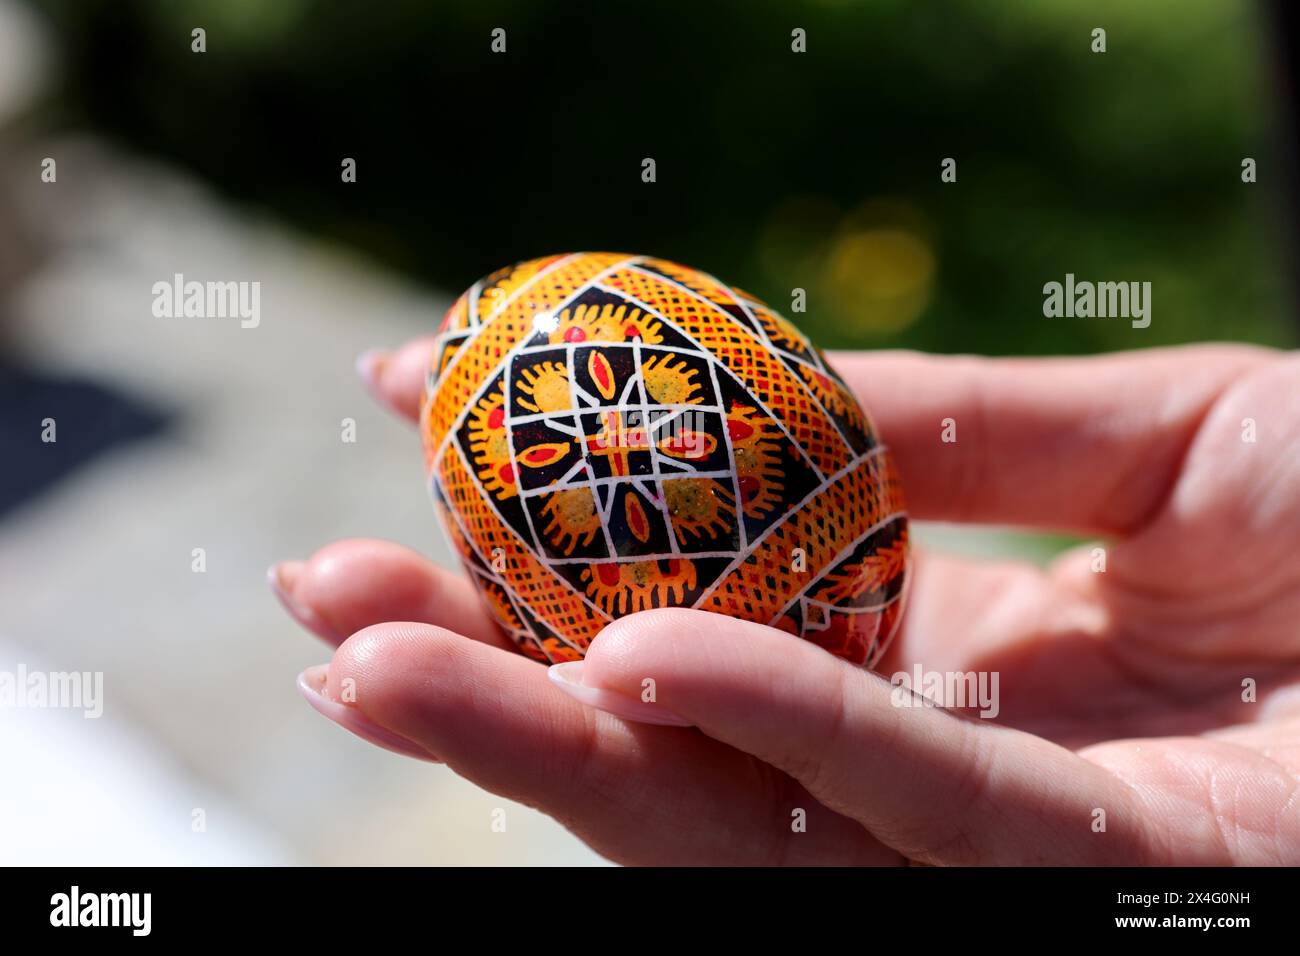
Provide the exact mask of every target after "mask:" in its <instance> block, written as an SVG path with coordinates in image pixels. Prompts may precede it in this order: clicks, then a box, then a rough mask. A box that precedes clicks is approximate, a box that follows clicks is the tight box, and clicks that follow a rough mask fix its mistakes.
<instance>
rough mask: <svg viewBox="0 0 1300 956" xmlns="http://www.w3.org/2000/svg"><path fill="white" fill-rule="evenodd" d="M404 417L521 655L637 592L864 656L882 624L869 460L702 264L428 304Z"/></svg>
mask: <svg viewBox="0 0 1300 956" xmlns="http://www.w3.org/2000/svg"><path fill="white" fill-rule="evenodd" d="M421 433H422V436H423V440H424V444H425V450H426V459H427V463H428V466H429V471H430V478H431V489H432V492H433V498H434V502H435V506H436V508H437V510H438V512H439V514H440V516H441V518H442V521H443V525H444V528H445V529H446V530H447V533H448V536H449V537H450V539H451V541H452V543H453V545H454V547H455V548H456V550H457V551H458V553H459V554H460V556H461V558H462V559H463V561H464V563H465V566H466V568H467V570H468V572H469V573H470V575H471V577H472V578H473V579H474V581H475V582H476V584H477V585H478V586H479V588H480V590H481V591H482V593H483V595H484V597H485V599H486V601H487V602H488V604H489V606H490V608H491V609H492V612H493V614H494V615H495V617H496V619H497V620H498V622H499V623H500V625H501V626H502V628H503V629H504V630H505V631H506V632H507V633H509V634H510V635H511V636H512V637H513V638H514V640H515V641H516V643H517V644H518V645H519V647H520V649H521V650H522V651H523V652H524V653H526V654H529V655H530V656H532V657H535V658H537V659H538V660H543V661H552V662H554V661H562V660H575V659H578V658H580V657H581V656H582V655H583V653H584V652H585V650H586V647H587V644H588V643H590V641H591V639H592V638H593V637H594V636H595V635H596V634H597V633H598V632H599V631H600V629H601V628H602V627H603V626H605V624H607V623H608V622H609V621H610V620H612V619H613V618H615V617H618V616H620V615H623V614H629V613H633V612H636V611H641V610H646V609H649V608H655V607H669V606H680V607H697V608H702V609H705V610H710V611H715V612H718V613H723V614H730V615H733V616H737V617H742V618H745V619H748V620H754V621H760V622H762V623H764V624H770V625H772V626H774V627H778V628H781V629H783V630H785V631H788V632H790V633H792V634H796V635H799V636H802V637H805V638H807V639H809V640H813V641H815V642H817V643H818V644H821V645H822V646H823V647H825V648H827V649H828V650H830V651H832V652H833V653H836V654H839V655H840V656H843V657H845V658H847V659H849V660H852V661H854V662H856V663H859V664H864V665H870V664H872V663H874V661H875V660H877V659H878V658H879V656H880V654H882V653H883V651H884V648H885V646H886V645H887V644H888V641H889V639H890V638H891V637H892V635H893V632H894V631H895V630H896V628H897V624H898V617H899V614H900V612H901V606H902V599H903V594H904V590H905V587H904V585H905V581H906V575H907V563H908V561H907V554H908V537H907V516H906V513H905V511H904V510H903V502H902V496H901V491H900V489H899V483H898V479H897V475H896V474H895V472H894V470H893V466H892V463H891V461H890V459H889V456H888V453H887V452H886V450H885V448H884V446H883V445H881V444H880V443H879V441H878V440H877V438H876V435H875V433H874V430H873V429H872V427H871V425H870V422H869V420H868V419H867V417H866V415H865V414H864V413H863V411H862V410H861V408H860V407H859V406H858V404H857V401H856V400H855V399H854V398H853V396H852V395H851V394H850V393H849V391H848V390H847V388H846V387H845V386H844V384H843V382H841V381H840V380H839V378H838V377H837V376H836V375H835V373H834V372H833V371H832V370H831V369H830V367H829V366H828V365H827V364H826V361H825V359H824V357H823V356H822V355H821V354H820V352H818V351H817V349H815V348H814V347H813V346H812V345H811V344H810V343H809V342H808V341H807V339H805V338H804V337H803V335H802V334H801V333H800V332H799V331H798V330H797V329H796V328H795V327H794V326H793V325H792V324H791V323H789V322H788V321H786V320H785V319H784V318H782V317H781V316H779V315H778V314H777V313H776V312H774V311H772V310H771V309H770V308H768V307H767V306H765V305H764V304H763V303H761V302H759V301H758V300H756V299H754V298H753V297H752V296H749V295H746V294H745V293H743V292H741V291H739V290H737V289H732V288H730V287H728V286H725V285H723V284H722V283H720V282H718V281H717V280H715V279H713V278H712V277H710V276H708V275H706V274H704V273H701V272H698V271H696V270H693V269H688V268H686V267H684V266H680V265H676V264H674V263H670V262H666V261H663V260H659V259H653V258H648V257H643V256H627V255H619V254H614V253H576V254H570V255H562V256H551V257H548V258H544V259H537V260H533V261H531V262H526V263H522V264H519V265H516V266H512V267H510V268H508V269H503V270H500V271H499V272H497V273H494V274H493V275H491V276H489V277H487V278H486V279H483V280H481V281H480V282H478V283H476V284H475V285H474V286H472V287H471V288H470V289H469V290H468V291H467V292H466V293H465V294H464V295H462V296H461V297H460V298H459V299H458V300H457V301H456V303H455V304H454V305H453V306H452V308H451V309H450V311H449V312H448V314H447V317H446V318H445V319H444V322H443V326H442V329H441V334H440V335H439V338H438V345H437V348H436V349H435V356H434V364H433V367H432V369H431V371H430V375H429V385H428V389H427V392H426V398H425V403H424V407H423V410H422V414H421Z"/></svg>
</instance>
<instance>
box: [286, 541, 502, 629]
mask: <svg viewBox="0 0 1300 956" xmlns="http://www.w3.org/2000/svg"><path fill="white" fill-rule="evenodd" d="M268 577H269V579H270V583H271V589H272V590H273V591H274V592H275V594H276V596H277V597H279V598H280V601H281V602H282V603H283V604H284V606H285V609H286V610H287V611H288V612H289V614H290V615H291V616H292V617H293V618H294V619H295V620H297V621H298V623H300V624H302V625H303V626H304V627H305V628H307V630H309V631H311V632H312V633H314V634H316V635H318V636H319V637H321V638H322V639H324V640H325V641H327V642H329V643H330V644H333V645H335V646H337V645H339V644H342V643H343V641H344V640H345V639H346V638H347V636H348V635H349V634H352V633H354V632H356V631H359V630H361V629H362V628H364V627H369V626H370V625H371V624H379V623H381V622H383V621H421V622H423V623H426V624H437V625H439V626H442V627H454V628H455V629H456V630H457V631H459V632H460V633H461V634H464V635H465V636H466V637H469V638H472V639H473V640H476V641H482V642H483V643H485V644H492V645H495V646H497V647H504V648H513V647H514V643H513V642H512V641H511V640H510V638H509V637H507V636H506V635H505V634H504V633H503V632H502V631H501V629H500V628H499V627H497V625H496V622H495V620H493V618H492V615H491V612H490V611H489V610H488V608H487V607H486V605H485V604H484V602H483V600H482V599H481V598H480V596H479V593H478V591H477V590H476V589H475V587H474V585H473V584H472V583H471V582H470V581H469V580H467V579H466V578H464V577H463V576H461V575H460V574H457V573H455V572H453V571H448V570H447V569H446V568H442V567H439V566H438V565H436V564H434V563H433V562H432V561H429V560H428V559H426V558H424V557H423V556H421V555H419V554H417V553H416V552H414V551H412V550H410V549H409V548H404V547H402V546H401V545H399V544H393V543H392V542H390V541H376V540H372V539H350V540H346V541H335V542H333V543H332V544H328V545H326V546H325V547H324V548H321V549H320V550H319V551H317V552H316V553H315V554H313V555H312V556H311V557H310V558H308V559H307V560H306V561H286V562H284V563H282V564H278V565H276V566H275V567H273V568H271V570H270V572H269V573H268Z"/></svg>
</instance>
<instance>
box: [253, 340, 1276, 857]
mask: <svg viewBox="0 0 1300 956" xmlns="http://www.w3.org/2000/svg"><path fill="white" fill-rule="evenodd" d="M430 347H431V341H430V340H422V341H420V342H416V343H412V344H411V345H408V346H406V347H405V348H403V349H401V350H400V351H398V352H396V353H393V354H391V355H377V356H376V355H372V356H370V357H369V358H368V359H367V360H366V361H365V362H364V363H363V374H364V375H365V376H366V377H367V379H368V381H369V382H370V384H371V387H372V390H373V391H374V392H375V394H376V395H377V397H379V398H380V400H381V401H383V402H384V403H385V404H386V405H388V406H389V407H391V408H393V409H394V410H395V411H397V412H398V413H400V414H402V415H404V416H406V417H408V418H413V417H414V416H415V413H416V410H417V407H418V403H419V399H420V393H421V388H422V384H423V380H424V370H425V368H426V367H427V365H428V360H429V354H430ZM831 360H832V362H833V363H834V364H835V365H836V367H837V368H838V369H839V370H840V371H841V373H842V374H843V375H844V377H845V379H846V380H847V381H848V382H849V384H850V385H851V386H852V387H853V388H855V390H856V391H857V393H858V395H859V396H860V397H861V399H862V401H863V404H864V405H865V407H866V408H867V409H868V411H869V412H870V413H871V415H872V416H873V418H874V419H875V422H876V425H877V427H878V429H879V432H880V434H881V435H882V436H883V438H884V440H885V441H886V442H888V443H889V444H890V447H891V449H892V451H893V454H894V455H895V456H896V461H897V463H898V467H899V470H900V472H901V474H902V477H903V483H904V491H905V493H906V495H907V499H908V505H909V510H910V513H911V515H912V517H913V518H916V519H934V520H943V521H960V522H978V523H985V524H1004V525H1017V526H1023V527H1031V528H1051V529H1058V530H1066V531H1073V532H1079V533H1084V534H1088V535H1096V536H1099V537H1100V538H1101V539H1103V541H1104V542H1105V543H1104V544H1098V545H1087V546H1084V547H1081V548H1078V549H1075V550H1073V551H1070V552H1068V553H1066V554H1064V555H1063V556H1061V557H1060V558H1059V559H1058V560H1057V561H1056V562H1054V563H1053V564H1052V566H1051V567H1049V568H1048V569H1046V570H1041V569H1038V568H1036V567H1033V566H1030V565H1026V564H1020V563H1008V562H995V563H985V562H971V561H966V560H961V559H956V558H952V557H944V556H940V555H934V554H926V553H919V554H917V555H916V562H915V571H914V573H915V577H914V583H913V587H912V593H911V596H910V601H909V606H908V609H907V612H906V613H905V615H904V618H903V629H902V633H901V634H900V636H899V637H898V638H897V639H896V642H895V645H894V646H893V648H892V649H891V650H890V652H889V653H888V655H887V656H886V659H885V660H884V661H883V662H882V664H881V666H880V671H881V672H882V673H883V674H885V675H889V674H891V673H893V672H896V671H906V672H908V673H911V672H912V669H913V668H914V666H916V665H917V664H919V665H920V666H921V667H923V668H924V669H925V670H926V671H940V672H944V671H953V672H966V671H987V672H994V671H996V672H997V673H998V674H999V686H1000V690H1001V699H1000V712H999V714H998V716H997V718H996V720H985V719H981V718H979V717H977V716H974V714H973V712H966V713H961V712H956V711H954V710H942V709H937V708H930V707H899V706H893V705H892V704H893V703H896V702H897V697H896V696H891V695H896V691H895V690H894V689H893V688H891V686H890V684H889V682H888V680H887V678H886V677H882V676H880V675H878V674H874V673H869V672H866V671H863V670H860V669H858V668H854V667H852V666H851V665H848V664H846V663H844V662H842V661H840V660H838V659H837V658H835V657H832V656H831V655H830V654H827V653H826V652H825V651H823V650H821V649H820V648H818V647H816V646H814V645H813V644H811V643H808V642H804V641H800V640H797V639H794V638H792V637H790V636H789V635H786V634H784V633H781V632H779V631H776V630H773V629H769V628H767V627H763V626H761V625H757V624H750V623H746V622H742V621H736V620H731V619H728V618H723V617H720V616H717V615H712V614H706V613H704V612H699V611H689V610H660V611H649V612H645V613H642V614H638V615H634V616H631V617H627V618H623V619H621V620H619V621H617V622H615V623H614V624H612V625H610V626H609V627H608V628H606V630H605V631H604V632H602V634H601V635H599V636H598V637H597V638H596V640H595V642H594V643H593V644H592V646H591V648H590V650H589V653H588V655H587V658H586V660H585V661H584V662H582V663H580V664H577V665H563V667H562V669H561V668H557V669H552V675H553V676H554V677H563V678H567V683H566V682H564V681H560V680H555V679H548V671H547V668H545V667H544V666H542V665H540V664H537V663H534V662H533V661H530V660H528V659H527V658H525V657H523V656H521V655H519V654H517V653H515V652H514V651H513V650H512V649H511V647H510V644H509V641H508V640H507V639H506V638H505V637H503V636H502V635H501V633H499V632H498V631H497V629H496V627H495V625H494V623H493V622H492V620H491V618H490V617H489V616H488V613H487V612H486V611H485V610H484V609H483V607H482V605H481V604H480V603H479V600H478V597H477V594H476V593H475V592H474V589H473V587H472V585H470V583H469V582H468V581H466V580H464V579H463V578H461V577H459V576H458V575H456V574H453V573H451V572H448V571H446V570H443V569H442V568H439V567H437V566H435V565H433V564H431V563H429V562H427V561H426V560H424V559H423V558H421V557H419V556H417V555H415V554H413V553H411V552H409V551H407V550H406V549H404V548H401V547H398V546H397V545H393V544H388V543H384V542H380V541H344V542H339V543H335V544H332V545H330V546H328V547H326V548H325V549H323V550H322V551H320V552H318V553H317V554H316V555H314V556H313V557H312V558H311V559H310V560H308V561H307V562H305V563H303V562H294V563H288V564H285V565H281V566H280V567H279V571H278V581H279V588H280V590H281V593H282V596H283V597H284V599H285V600H286V603H287V604H288V605H289V606H290V608H291V610H294V611H295V613H296V615H297V616H298V617H299V618H300V620H302V621H303V622H304V623H306V624H307V626H309V627H310V628H312V629H313V630H315V631H317V633H320V634H321V635H322V636H324V637H326V638H327V639H328V640H330V641H331V642H333V643H336V644H339V645H340V646H339V648H338V650H337V652H336V653H335V655H334V659H333V661H332V662H331V663H330V664H329V665H328V666H327V667H321V668H313V669H311V670H309V671H307V672H306V673H305V674H304V675H303V677H302V678H301V684H302V686H303V688H304V690H305V691H306V692H307V694H308V696H309V699H311V700H313V702H314V703H315V705H316V706H317V707H318V708H319V709H321V710H322V711H323V712H326V713H327V714H328V715H329V716H332V717H334V718H335V719H336V720H338V721H339V722H340V723H342V724H343V725H344V726H345V727H348V728H349V729H352V730H354V731H356V732H358V733H360V734H361V735H362V736H366V737H368V738H369V739H371V740H374V741H375V742H378V743H380V744H381V745H383V746H388V747H389V748H390V749H395V750H398V751H399V752H404V753H409V754H411V755H414V756H421V757H424V758H426V759H441V760H443V761H445V762H446V763H447V764H448V765H449V766H450V767H451V768H452V769H454V770H455V771H456V772H457V773H460V774H462V775H463V776H465V777H467V778H468V779H470V780H472V781H474V782H475V783H477V784H478V785H480V786H482V787H485V788H486V789H488V790H491V791H493V792H495V793H498V794H501V795H503V796H506V797H509V798H511V799H514V800H518V801H521V802H523V803H526V804H530V805H532V806H535V807H538V808H540V809H541V810H543V811H545V812H547V813H549V814H551V815H552V816H554V817H555V818H557V819H558V820H560V821H561V822H562V823H563V824H565V825H566V826H568V827H569V828H570V829H571V830H573V831H574V832H575V833H576V834H577V835H578V836H579V837H581V838H582V839H583V840H585V841H586V842H587V843H589V844H590V845H591V846H592V847H593V848H595V849H596V850H597V851H598V852H600V853H602V854H603V855H605V856H607V857H609V858H611V859H614V860H617V861H621V862H625V863H650V864H654V863H687V864H689V863H702V864H704V863H730V864H772V863H791V864H852V863H868V864H900V863H905V862H908V861H917V862H924V863H932V864H974V863H981V864H1031V863H1079V864H1227V863H1233V864H1279V863H1289V864H1292V865H1294V864H1297V863H1300V549H1298V548H1297V545H1298V544H1300V355H1298V354H1296V353H1277V352H1271V351H1266V350H1261V349H1251V348H1243V347H1234V346H1206V347H1189V348H1178V349H1164V350H1151V351H1145V352H1135V353H1127V354H1119V355H1113V356H1104V357H1099V358H1087V359H1046V360H1018V359H976V358H948V357H935V356H926V355H918V354H910V353H874V354H841V355H837V356H832V357H831ZM945 418H951V419H953V420H955V422H956V427H957V441H956V442H955V443H944V442H941V441H940V433H941V428H942V426H941V424H940V423H941V421H942V420H943V419H945ZM1246 419H1252V420H1253V422H1254V429H1255V434H1254V436H1253V437H1254V439H1255V440H1254V441H1253V442H1251V441H1247V440H1244V439H1245V438H1247V437H1251V436H1249V434H1248V431H1247V430H1248V429H1249V428H1250V427H1251V426H1250V423H1248V422H1245V420H1246ZM430 520H433V519H432V517H431V518H430ZM1095 547H1104V549H1105V551H1104V558H1105V570H1104V572H1103V571H1097V570H1094V566H1095V562H1096V560H1097V557H1096V553H1095V552H1094V550H1093V549H1094V548H1095ZM395 621H396V622H407V623H385V622H395ZM348 635H351V636H350V637H349V636H348ZM345 638H346V640H345ZM575 672H576V673H575ZM349 677H350V678H352V679H353V680H354V681H355V687H356V696H355V701H354V702H349V703H346V704H345V703H340V702H339V701H338V696H339V688H340V687H341V686H342V681H343V680H344V678H349ZM645 678H653V679H654V681H655V687H656V700H655V702H653V703H643V702H642V701H641V690H642V681H643V679H645ZM1247 679H1250V680H1251V681H1253V682H1254V686H1255V688H1256V694H1257V699H1256V700H1254V701H1251V700H1249V699H1245V700H1244V699H1243V696H1245V697H1247V698H1249V696H1250V695H1249V694H1246V693H1245V690H1244V689H1243V681H1246V680H1247ZM566 688H567V691H568V692H567V693H565V692H561V691H562V690H566ZM611 712H612V713H611ZM613 714H621V715H623V716H614V715H613ZM674 723H675V724H679V725H689V726H671V725H668V726H665V724H674ZM434 755H436V757H435V756H434ZM799 810H802V811H804V814H805V824H804V832H796V830H797V829H798V828H797V827H796V826H793V825H792V824H794V823H795V822H796V821H797V818H798V814H797V811H799ZM1098 810H1100V811H1104V823H1105V829H1104V832H1099V831H1098V828H1097V821H1098V820H1099V819H1101V818H1100V817H1099V816H1098V813H1097V811H1098Z"/></svg>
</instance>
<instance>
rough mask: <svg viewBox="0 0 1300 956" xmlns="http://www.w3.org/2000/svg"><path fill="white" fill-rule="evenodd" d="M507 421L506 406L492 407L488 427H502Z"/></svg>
mask: <svg viewBox="0 0 1300 956" xmlns="http://www.w3.org/2000/svg"><path fill="white" fill-rule="evenodd" d="M505 423H506V410H505V409H504V408H494V409H492V414H490V415H488V428H500V427H501V426H502V425H504V424H505Z"/></svg>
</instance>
